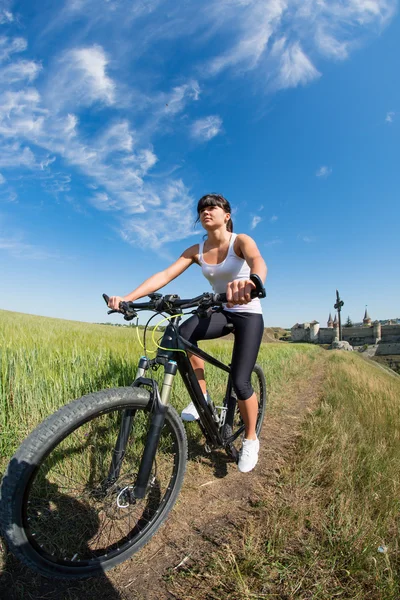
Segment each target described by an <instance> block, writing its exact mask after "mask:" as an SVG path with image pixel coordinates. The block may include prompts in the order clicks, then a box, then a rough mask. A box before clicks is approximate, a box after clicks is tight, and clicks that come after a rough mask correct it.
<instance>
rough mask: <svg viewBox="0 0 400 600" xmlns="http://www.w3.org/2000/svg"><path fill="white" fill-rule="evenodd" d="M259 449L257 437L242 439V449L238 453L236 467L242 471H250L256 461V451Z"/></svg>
mask: <svg viewBox="0 0 400 600" xmlns="http://www.w3.org/2000/svg"><path fill="white" fill-rule="evenodd" d="M259 450H260V441H259V439H258V438H257V439H255V440H246V438H245V439H244V440H243V445H242V449H241V450H240V453H239V462H238V469H239V471H241V472H242V473H248V472H249V471H252V469H254V467H255V466H256V464H257V462H258V452H259Z"/></svg>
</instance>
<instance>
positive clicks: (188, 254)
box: [181, 244, 200, 262]
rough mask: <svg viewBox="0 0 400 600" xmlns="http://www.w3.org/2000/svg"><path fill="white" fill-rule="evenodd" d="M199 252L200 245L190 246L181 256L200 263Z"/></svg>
mask: <svg viewBox="0 0 400 600" xmlns="http://www.w3.org/2000/svg"><path fill="white" fill-rule="evenodd" d="M199 252H200V244H193V246H189V248H186V250H184V251H183V252H182V254H181V256H183V257H184V258H189V259H191V260H193V261H195V262H198V257H199Z"/></svg>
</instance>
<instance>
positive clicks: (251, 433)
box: [228, 312, 264, 440]
mask: <svg viewBox="0 0 400 600" xmlns="http://www.w3.org/2000/svg"><path fill="white" fill-rule="evenodd" d="M228 318H230V320H231V321H232V323H233V325H234V327H235V345H234V347H233V354H232V383H233V387H234V390H235V392H236V395H237V398H238V406H239V410H240V414H241V417H242V419H243V423H244V426H245V438H246V439H248V440H255V439H256V437H257V436H256V424H257V414H258V399H257V396H256V394H255V393H254V390H253V388H252V385H251V373H252V371H253V368H254V365H255V363H256V360H257V354H258V351H259V348H260V344H261V340H262V335H263V331H264V321H263V317H262V315H259V314H256V313H240V312H237V313H229V317H228Z"/></svg>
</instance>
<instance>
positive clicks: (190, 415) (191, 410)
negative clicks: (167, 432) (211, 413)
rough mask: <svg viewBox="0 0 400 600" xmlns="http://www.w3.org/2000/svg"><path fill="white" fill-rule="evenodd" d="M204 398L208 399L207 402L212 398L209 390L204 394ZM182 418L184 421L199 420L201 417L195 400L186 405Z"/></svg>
mask: <svg viewBox="0 0 400 600" xmlns="http://www.w3.org/2000/svg"><path fill="white" fill-rule="evenodd" d="M204 398H205V399H206V402H207V403H208V402H209V400H210V397H209V395H208V392H206V393H205V394H204ZM181 419H182V421H198V419H200V417H199V413H198V412H197V409H196V407H195V405H194V404H193V402H191V403H190V404H188V405H187V406H186V408H184V409H183V411H182V412H181Z"/></svg>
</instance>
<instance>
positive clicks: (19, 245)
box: [0, 236, 57, 260]
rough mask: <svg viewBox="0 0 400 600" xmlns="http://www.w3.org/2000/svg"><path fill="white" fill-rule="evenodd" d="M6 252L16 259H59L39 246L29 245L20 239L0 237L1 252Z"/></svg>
mask: <svg viewBox="0 0 400 600" xmlns="http://www.w3.org/2000/svg"><path fill="white" fill-rule="evenodd" d="M1 251H4V252H7V253H8V254H10V255H11V256H14V257H15V258H24V259H27V258H28V259H31V260H48V259H49V258H57V255H56V254H54V253H50V252H47V251H46V250H43V249H42V248H40V247H39V246H34V245H32V244H27V243H25V242H24V241H23V240H21V239H20V238H18V237H17V238H7V237H2V236H0V252H1Z"/></svg>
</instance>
